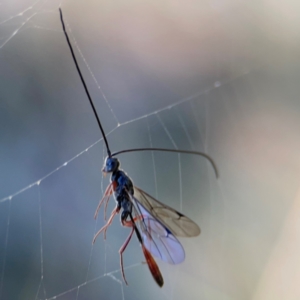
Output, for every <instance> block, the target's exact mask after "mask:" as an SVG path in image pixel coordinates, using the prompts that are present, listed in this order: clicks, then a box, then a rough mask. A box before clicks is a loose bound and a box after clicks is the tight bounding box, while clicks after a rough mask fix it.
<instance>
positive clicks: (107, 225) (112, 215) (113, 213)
mask: <svg viewBox="0 0 300 300" xmlns="http://www.w3.org/2000/svg"><path fill="white" fill-rule="evenodd" d="M119 211H120V208H119V207H118V206H116V207H115V208H114V210H113V211H112V212H111V215H110V218H109V219H108V221H107V223H106V224H105V225H104V226H103V227H102V228H101V229H100V230H99V231H98V232H97V233H96V234H95V236H94V239H93V244H94V243H95V241H96V239H97V237H98V236H99V235H100V233H101V232H102V231H103V230H104V239H106V230H107V228H108V227H109V226H110V225H111V223H112V221H113V219H114V217H115V215H116V214H118V213H119Z"/></svg>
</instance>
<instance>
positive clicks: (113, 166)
mask: <svg viewBox="0 0 300 300" xmlns="http://www.w3.org/2000/svg"><path fill="white" fill-rule="evenodd" d="M59 12H60V19H61V23H62V27H63V31H64V34H65V37H66V40H67V42H68V45H69V48H70V51H71V54H72V57H73V60H74V63H75V65H76V68H77V71H78V74H79V76H80V79H81V81H82V84H83V86H84V89H85V92H86V94H87V97H88V99H89V101H90V104H91V106H92V109H93V111H94V114H95V117H96V120H97V122H98V125H99V128H100V131H101V134H102V137H103V140H104V142H105V145H106V149H107V157H106V159H105V161H104V166H103V169H102V172H104V173H105V174H106V173H110V174H111V177H110V184H109V185H108V187H107V188H106V190H105V193H104V195H103V198H102V199H101V200H100V202H99V204H98V207H97V209H96V212H95V215H94V218H95V219H96V218H97V216H98V212H99V210H100V207H101V206H102V205H104V212H105V219H106V210H107V204H108V202H109V199H110V197H111V195H113V196H114V198H115V201H116V207H115V208H114V209H113V211H112V213H111V215H110V217H109V219H108V221H107V223H106V224H105V225H104V226H103V227H102V228H101V229H100V230H99V231H98V232H97V233H96V234H95V236H94V239H93V243H95V241H96V239H97V237H98V236H99V235H100V234H101V233H102V232H103V234H104V238H106V231H107V228H108V227H109V226H110V225H111V223H112V221H113V219H114V217H115V216H116V215H117V214H119V213H121V217H120V218H121V224H122V225H123V226H125V227H129V228H131V231H130V234H129V235H128V237H127V239H126V240H125V242H124V244H123V245H122V247H121V248H120V250H119V254H120V269H121V273H122V277H123V280H124V282H125V283H126V284H127V280H126V277H125V273H124V267H123V253H124V251H125V249H126V247H127V246H128V244H129V242H130V240H131V238H132V236H133V233H134V232H135V234H136V236H137V239H138V241H139V243H140V245H141V248H142V251H143V254H144V256H145V259H146V263H147V265H148V267H149V270H150V272H151V274H152V276H153V278H154V280H155V281H156V283H157V284H158V285H159V286H160V287H162V286H163V284H164V280H163V276H162V274H161V272H160V270H159V267H158V265H157V263H156V261H155V260H154V258H153V256H155V257H157V258H160V259H161V260H162V261H165V262H168V263H170V264H179V263H181V262H182V261H183V260H184V258H185V253H184V249H183V246H182V245H181V243H180V242H179V240H178V239H177V238H176V236H179V237H193V236H197V235H199V234H200V228H199V226H198V225H197V224H196V223H195V222H193V221H192V220H191V219H189V218H188V217H186V216H185V215H183V214H182V213H180V212H178V211H176V210H175V209H173V208H171V207H169V206H167V205H165V204H163V203H161V202H159V201H158V200H156V199H155V198H153V197H152V196H150V195H149V194H147V193H146V192H144V191H143V190H142V189H140V188H138V187H136V186H134V184H133V182H132V180H131V178H130V177H129V176H128V175H127V174H126V173H125V171H123V170H122V169H120V162H119V160H118V159H117V158H116V157H115V156H117V155H118V154H121V153H128V152H136V151H167V152H175V153H186V154H194V155H200V156H203V157H205V158H206V159H207V160H208V161H209V162H210V163H211V165H212V167H213V169H214V171H215V174H216V177H218V170H217V167H216V165H215V163H214V161H213V159H212V158H211V157H210V156H208V155H207V154H205V153H202V152H196V151H186V150H174V149H164V148H136V149H127V150H122V151H118V152H115V153H111V151H110V149H109V145H108V142H107V139H106V135H105V132H104V130H103V128H102V125H101V122H100V119H99V117H98V114H97V112H96V109H95V107H94V104H93V101H92V98H91V96H90V94H89V91H88V89H87V86H86V84H85V81H84V78H83V76H82V74H81V71H80V69H79V66H78V63H77V60H76V57H75V54H74V51H73V49H72V45H71V43H70V40H69V37H68V34H67V32H66V29H65V25H64V21H63V15H62V11H61V9H60V8H59Z"/></svg>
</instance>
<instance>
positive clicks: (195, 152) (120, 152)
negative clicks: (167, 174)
mask: <svg viewBox="0 0 300 300" xmlns="http://www.w3.org/2000/svg"><path fill="white" fill-rule="evenodd" d="M137 151H164V152H174V153H185V154H195V155H200V156H203V157H205V158H206V159H207V160H208V161H209V162H210V163H211V165H212V167H213V169H214V171H215V174H216V177H217V178H219V172H218V169H217V166H216V164H215V162H214V160H213V159H212V158H211V157H210V156H209V155H207V154H205V153H203V152H198V151H188V150H176V149H165V148H135V149H126V150H121V151H118V152H114V153H113V154H112V155H111V156H112V157H113V156H116V155H118V154H122V153H128V152H137Z"/></svg>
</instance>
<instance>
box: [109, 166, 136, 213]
mask: <svg viewBox="0 0 300 300" xmlns="http://www.w3.org/2000/svg"><path fill="white" fill-rule="evenodd" d="M110 180H111V182H112V183H114V198H115V200H116V202H117V203H118V206H119V207H120V208H121V207H122V208H123V210H124V211H125V212H130V213H131V211H132V202H131V201H130V196H129V194H130V195H133V183H132V181H131V179H130V177H129V176H128V175H127V174H126V173H125V172H124V171H123V170H121V169H118V170H116V171H115V172H113V173H112V175H111V179H110Z"/></svg>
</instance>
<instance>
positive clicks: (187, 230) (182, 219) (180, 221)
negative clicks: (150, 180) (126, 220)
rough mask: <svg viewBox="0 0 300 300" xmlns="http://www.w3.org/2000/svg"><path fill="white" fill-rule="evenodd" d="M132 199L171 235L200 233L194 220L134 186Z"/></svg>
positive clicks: (188, 235)
mask: <svg viewBox="0 0 300 300" xmlns="http://www.w3.org/2000/svg"><path fill="white" fill-rule="evenodd" d="M133 199H134V202H135V203H136V205H137V206H138V207H139V208H141V207H142V208H144V209H145V210H146V211H147V212H148V214H149V216H152V219H154V220H158V221H159V223H160V224H161V225H163V227H164V228H165V229H166V230H168V231H171V232H172V234H173V235H176V236H182V237H192V236H197V235H199V234H200V228H199V226H198V225H197V224H196V223H195V222H193V221H192V220H191V219H189V218H188V217H186V216H185V215H183V214H182V213H180V212H178V211H177V210H175V209H173V208H171V207H169V206H167V205H165V204H163V203H161V202H159V201H158V200H156V199H154V198H153V197H152V196H150V195H148V194H147V193H146V192H144V191H143V190H141V189H139V188H138V187H136V186H134V197H133ZM149 219H150V217H149Z"/></svg>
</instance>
